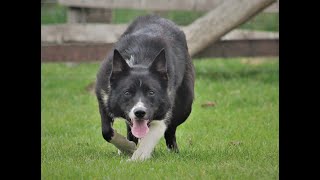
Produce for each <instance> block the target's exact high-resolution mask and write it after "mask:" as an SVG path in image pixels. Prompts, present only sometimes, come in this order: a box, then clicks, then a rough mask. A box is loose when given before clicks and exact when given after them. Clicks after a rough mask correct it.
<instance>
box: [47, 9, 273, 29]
mask: <svg viewBox="0 0 320 180" xmlns="http://www.w3.org/2000/svg"><path fill="white" fill-rule="evenodd" d="M150 13H151V12H149V11H147V10H132V9H115V10H113V11H112V23H114V24H123V23H129V22H131V21H132V20H133V19H135V18H136V17H138V16H142V15H147V14H150ZM66 14H67V9H66V7H63V6H61V5H57V4H45V5H43V7H42V8H41V23H42V24H59V23H66V18H67V16H66ZM204 14H205V12H194V11H169V12H167V13H162V14H161V16H162V17H165V18H168V19H170V20H172V21H174V22H175V23H177V24H178V25H188V24H190V23H192V22H193V21H194V20H196V19H197V18H199V17H200V16H202V15H204ZM239 28H240V29H250V30H258V31H279V14H277V13H260V14H258V15H257V16H255V17H253V18H252V19H251V20H249V21H248V22H246V23H245V24H243V25H241V26H240V27H239Z"/></svg>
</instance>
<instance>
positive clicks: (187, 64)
mask: <svg viewBox="0 0 320 180" xmlns="http://www.w3.org/2000/svg"><path fill="white" fill-rule="evenodd" d="M194 76H195V75H194V67H193V64H192V60H191V57H190V55H189V53H188V47H187V42H186V38H185V35H184V33H183V32H182V31H181V30H179V28H178V27H177V26H176V25H175V24H174V23H173V22H171V21H169V20H167V19H164V18H161V17H159V16H154V15H151V16H143V17H139V18H137V19H136V20H135V21H134V22H133V23H132V24H131V25H130V26H129V27H128V28H127V30H126V31H125V32H124V33H123V34H122V36H121V37H120V39H119V41H118V42H117V43H116V44H115V46H114V49H113V51H112V53H110V54H109V56H108V57H107V59H106V60H104V61H103V63H102V64H101V67H100V70H99V72H98V74H97V84H96V95H97V99H98V103H99V110H100V115H101V123H102V135H103V137H104V139H105V140H106V141H108V142H109V141H110V140H111V138H112V136H113V132H114V131H113V128H112V123H113V119H114V118H115V117H122V118H124V119H126V122H127V130H128V133H127V138H128V139H129V140H131V141H134V142H135V143H137V142H138V139H137V138H136V137H134V136H133V135H132V133H131V127H130V123H131V120H130V118H129V116H128V113H129V111H130V109H131V108H132V107H133V105H134V104H136V103H137V101H138V99H140V100H141V98H142V101H143V102H144V103H145V105H146V107H147V112H146V119H149V120H165V122H166V124H167V129H166V131H165V134H164V136H165V140H166V144H167V147H168V148H169V149H172V150H175V151H178V146H177V143H176V137H175V132H176V128H177V126H178V125H180V124H181V123H183V122H184V121H185V120H186V119H187V118H188V116H189V114H190V113H191V107H192V102H193V98H194ZM105 95H107V96H105ZM106 97H108V98H106Z"/></svg>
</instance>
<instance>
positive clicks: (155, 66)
mask: <svg viewBox="0 0 320 180" xmlns="http://www.w3.org/2000/svg"><path fill="white" fill-rule="evenodd" d="M149 69H150V71H151V72H155V73H159V74H160V75H162V76H163V77H164V78H166V77H167V60H166V53H165V50H164V49H161V51H160V52H159V54H158V55H157V56H156V58H154V60H153V62H152V63H151V65H150V66H149Z"/></svg>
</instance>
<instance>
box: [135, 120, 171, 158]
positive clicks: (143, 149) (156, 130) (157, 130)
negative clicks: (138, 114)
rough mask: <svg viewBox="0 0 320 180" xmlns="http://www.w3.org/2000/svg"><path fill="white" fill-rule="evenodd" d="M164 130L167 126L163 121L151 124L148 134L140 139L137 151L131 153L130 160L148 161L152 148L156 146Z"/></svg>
mask: <svg viewBox="0 0 320 180" xmlns="http://www.w3.org/2000/svg"><path fill="white" fill-rule="evenodd" d="M166 128H167V125H166V124H165V123H164V121H153V122H151V123H150V129H149V132H148V133H147V135H146V136H145V137H143V138H142V139H141V141H140V145H139V147H138V149H137V150H136V151H135V152H134V153H133V155H132V157H131V159H130V160H132V161H136V160H138V161H143V160H146V159H149V158H150V157H151V153H152V151H153V149H154V147H155V146H156V145H157V144H158V142H159V140H160V138H161V137H162V136H163V134H164V132H165V130H166Z"/></svg>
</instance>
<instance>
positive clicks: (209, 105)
mask: <svg viewBox="0 0 320 180" xmlns="http://www.w3.org/2000/svg"><path fill="white" fill-rule="evenodd" d="M215 105H216V103H215V102H212V101H208V102H205V103H203V104H201V107H214V106H215Z"/></svg>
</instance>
